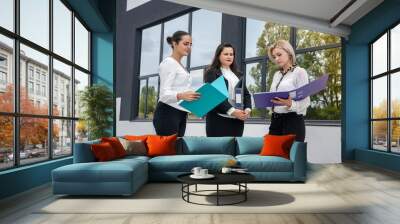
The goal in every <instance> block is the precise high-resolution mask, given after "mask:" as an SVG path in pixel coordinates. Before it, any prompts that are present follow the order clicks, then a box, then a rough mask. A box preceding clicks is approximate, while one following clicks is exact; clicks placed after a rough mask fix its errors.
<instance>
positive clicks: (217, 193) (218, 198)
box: [217, 184, 219, 206]
mask: <svg viewBox="0 0 400 224" xmlns="http://www.w3.org/2000/svg"><path fill="white" fill-rule="evenodd" d="M218 205H219V184H217V206H218Z"/></svg>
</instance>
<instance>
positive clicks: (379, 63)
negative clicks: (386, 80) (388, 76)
mask: <svg viewBox="0 0 400 224" xmlns="http://www.w3.org/2000/svg"><path fill="white" fill-rule="evenodd" d="M386 71H387V34H385V35H383V36H382V37H381V38H379V39H378V40H377V41H375V43H373V44H372V75H378V74H380V73H383V72H386Z"/></svg>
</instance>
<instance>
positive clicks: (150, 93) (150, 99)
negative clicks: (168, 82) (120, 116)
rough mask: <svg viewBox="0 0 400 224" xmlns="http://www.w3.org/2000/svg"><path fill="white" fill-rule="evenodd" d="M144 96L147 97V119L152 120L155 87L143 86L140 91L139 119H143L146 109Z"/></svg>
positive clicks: (155, 102) (155, 94)
mask: <svg viewBox="0 0 400 224" xmlns="http://www.w3.org/2000/svg"><path fill="white" fill-rule="evenodd" d="M146 95H147V117H148V118H149V117H150V118H152V117H153V114H154V111H155V110H156V105H157V89H156V86H149V87H146V86H143V87H142V89H141V91H140V101H139V117H141V118H144V113H145V108H146Z"/></svg>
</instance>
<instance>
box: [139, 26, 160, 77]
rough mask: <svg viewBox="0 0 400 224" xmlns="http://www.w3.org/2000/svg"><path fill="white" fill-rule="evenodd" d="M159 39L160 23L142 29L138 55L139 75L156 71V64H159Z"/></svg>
mask: <svg viewBox="0 0 400 224" xmlns="http://www.w3.org/2000/svg"><path fill="white" fill-rule="evenodd" d="M160 39H161V25H157V26H153V27H150V28H147V29H144V30H143V32H142V47H141V55H140V75H150V74H155V73H157V72H158V65H159V64H160V47H161V42H160Z"/></svg>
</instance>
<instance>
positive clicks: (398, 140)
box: [390, 120, 400, 153]
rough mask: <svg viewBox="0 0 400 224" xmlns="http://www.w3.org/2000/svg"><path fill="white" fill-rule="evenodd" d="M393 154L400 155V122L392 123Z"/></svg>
mask: <svg viewBox="0 0 400 224" xmlns="http://www.w3.org/2000/svg"><path fill="white" fill-rule="evenodd" d="M390 123H391V138H390V139H391V141H392V148H391V151H392V152H396V153H400V120H394V121H391V122H390Z"/></svg>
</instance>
